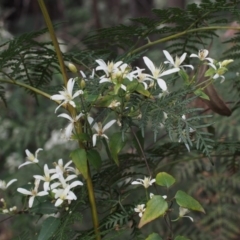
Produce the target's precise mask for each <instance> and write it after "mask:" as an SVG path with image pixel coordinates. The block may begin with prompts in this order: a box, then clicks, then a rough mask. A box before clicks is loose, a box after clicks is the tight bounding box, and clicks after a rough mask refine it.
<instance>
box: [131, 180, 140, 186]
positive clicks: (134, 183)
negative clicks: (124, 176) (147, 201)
mask: <svg viewBox="0 0 240 240" xmlns="http://www.w3.org/2000/svg"><path fill="white" fill-rule="evenodd" d="M131 184H132V185H139V184H142V183H140V182H138V181H133V182H132V183H131Z"/></svg>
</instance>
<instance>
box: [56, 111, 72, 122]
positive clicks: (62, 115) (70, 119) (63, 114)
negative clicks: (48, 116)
mask: <svg viewBox="0 0 240 240" xmlns="http://www.w3.org/2000/svg"><path fill="white" fill-rule="evenodd" d="M58 117H63V118H67V119H68V120H69V121H70V122H73V121H74V120H73V119H72V118H71V116H69V115H68V114H66V113H62V114H59V115H58Z"/></svg>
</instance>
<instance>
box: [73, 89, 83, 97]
mask: <svg viewBox="0 0 240 240" xmlns="http://www.w3.org/2000/svg"><path fill="white" fill-rule="evenodd" d="M83 93H84V92H83V90H78V91H77V92H75V93H74V94H73V96H72V98H75V97H77V96H79V95H81V94H83Z"/></svg>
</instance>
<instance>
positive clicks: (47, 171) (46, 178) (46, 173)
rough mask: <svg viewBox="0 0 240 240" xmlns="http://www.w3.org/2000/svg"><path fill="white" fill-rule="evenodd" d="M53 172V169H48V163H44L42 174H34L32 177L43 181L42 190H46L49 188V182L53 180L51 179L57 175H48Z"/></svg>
mask: <svg viewBox="0 0 240 240" xmlns="http://www.w3.org/2000/svg"><path fill="white" fill-rule="evenodd" d="M54 172H55V169H49V168H48V165H47V164H45V165H44V176H40V175H34V176H33V177H34V178H35V179H39V180H42V181H44V184H43V189H44V191H48V190H49V184H50V182H51V181H52V180H53V179H56V178H57V177H58V176H56V175H52V176H50V174H51V173H54Z"/></svg>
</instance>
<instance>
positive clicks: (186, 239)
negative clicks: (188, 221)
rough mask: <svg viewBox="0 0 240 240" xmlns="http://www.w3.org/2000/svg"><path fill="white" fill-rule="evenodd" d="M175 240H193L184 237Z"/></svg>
mask: <svg viewBox="0 0 240 240" xmlns="http://www.w3.org/2000/svg"><path fill="white" fill-rule="evenodd" d="M174 240H191V239H189V238H186V237H183V236H177V237H175V238H174Z"/></svg>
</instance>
